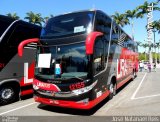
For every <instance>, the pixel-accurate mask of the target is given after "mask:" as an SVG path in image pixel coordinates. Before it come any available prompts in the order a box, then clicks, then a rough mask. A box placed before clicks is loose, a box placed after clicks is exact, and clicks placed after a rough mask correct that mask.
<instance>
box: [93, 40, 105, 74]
mask: <svg viewBox="0 0 160 122" xmlns="http://www.w3.org/2000/svg"><path fill="white" fill-rule="evenodd" d="M93 58H94V59H93V64H94V74H95V75H96V74H97V73H99V72H100V71H102V70H103V69H104V60H105V59H104V40H103V39H102V38H97V39H96V41H95V45H94V56H93Z"/></svg>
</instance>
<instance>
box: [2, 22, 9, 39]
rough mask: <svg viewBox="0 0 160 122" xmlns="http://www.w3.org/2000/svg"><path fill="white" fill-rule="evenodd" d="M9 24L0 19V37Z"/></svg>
mask: <svg viewBox="0 0 160 122" xmlns="http://www.w3.org/2000/svg"><path fill="white" fill-rule="evenodd" d="M10 24H11V23H10V22H7V21H3V20H0V37H1V36H2V34H3V33H4V31H5V30H6V29H7V28H8V27H9V25H10Z"/></svg>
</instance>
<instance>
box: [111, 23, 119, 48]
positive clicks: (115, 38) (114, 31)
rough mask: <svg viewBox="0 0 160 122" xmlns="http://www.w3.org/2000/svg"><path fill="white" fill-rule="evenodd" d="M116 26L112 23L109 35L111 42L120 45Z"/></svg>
mask: <svg viewBox="0 0 160 122" xmlns="http://www.w3.org/2000/svg"><path fill="white" fill-rule="evenodd" d="M118 33H119V32H118V27H117V26H116V24H113V27H112V36H111V43H116V44H119V45H121V42H118V41H119V40H118V39H119V34H118Z"/></svg>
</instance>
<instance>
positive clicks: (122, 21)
mask: <svg viewBox="0 0 160 122" xmlns="http://www.w3.org/2000/svg"><path fill="white" fill-rule="evenodd" d="M111 17H112V18H113V19H114V21H115V22H116V23H117V24H119V25H120V26H121V27H123V26H125V25H127V24H130V23H129V19H128V18H127V17H126V15H125V14H119V13H118V12H115V14H114V15H112V16H111Z"/></svg>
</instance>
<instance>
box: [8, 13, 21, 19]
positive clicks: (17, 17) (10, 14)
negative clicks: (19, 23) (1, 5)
mask: <svg viewBox="0 0 160 122" xmlns="http://www.w3.org/2000/svg"><path fill="white" fill-rule="evenodd" d="M6 15H7V16H8V17H11V18H13V19H19V18H20V17H19V16H18V15H17V14H16V13H13V14H12V13H8V14H6Z"/></svg>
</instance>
